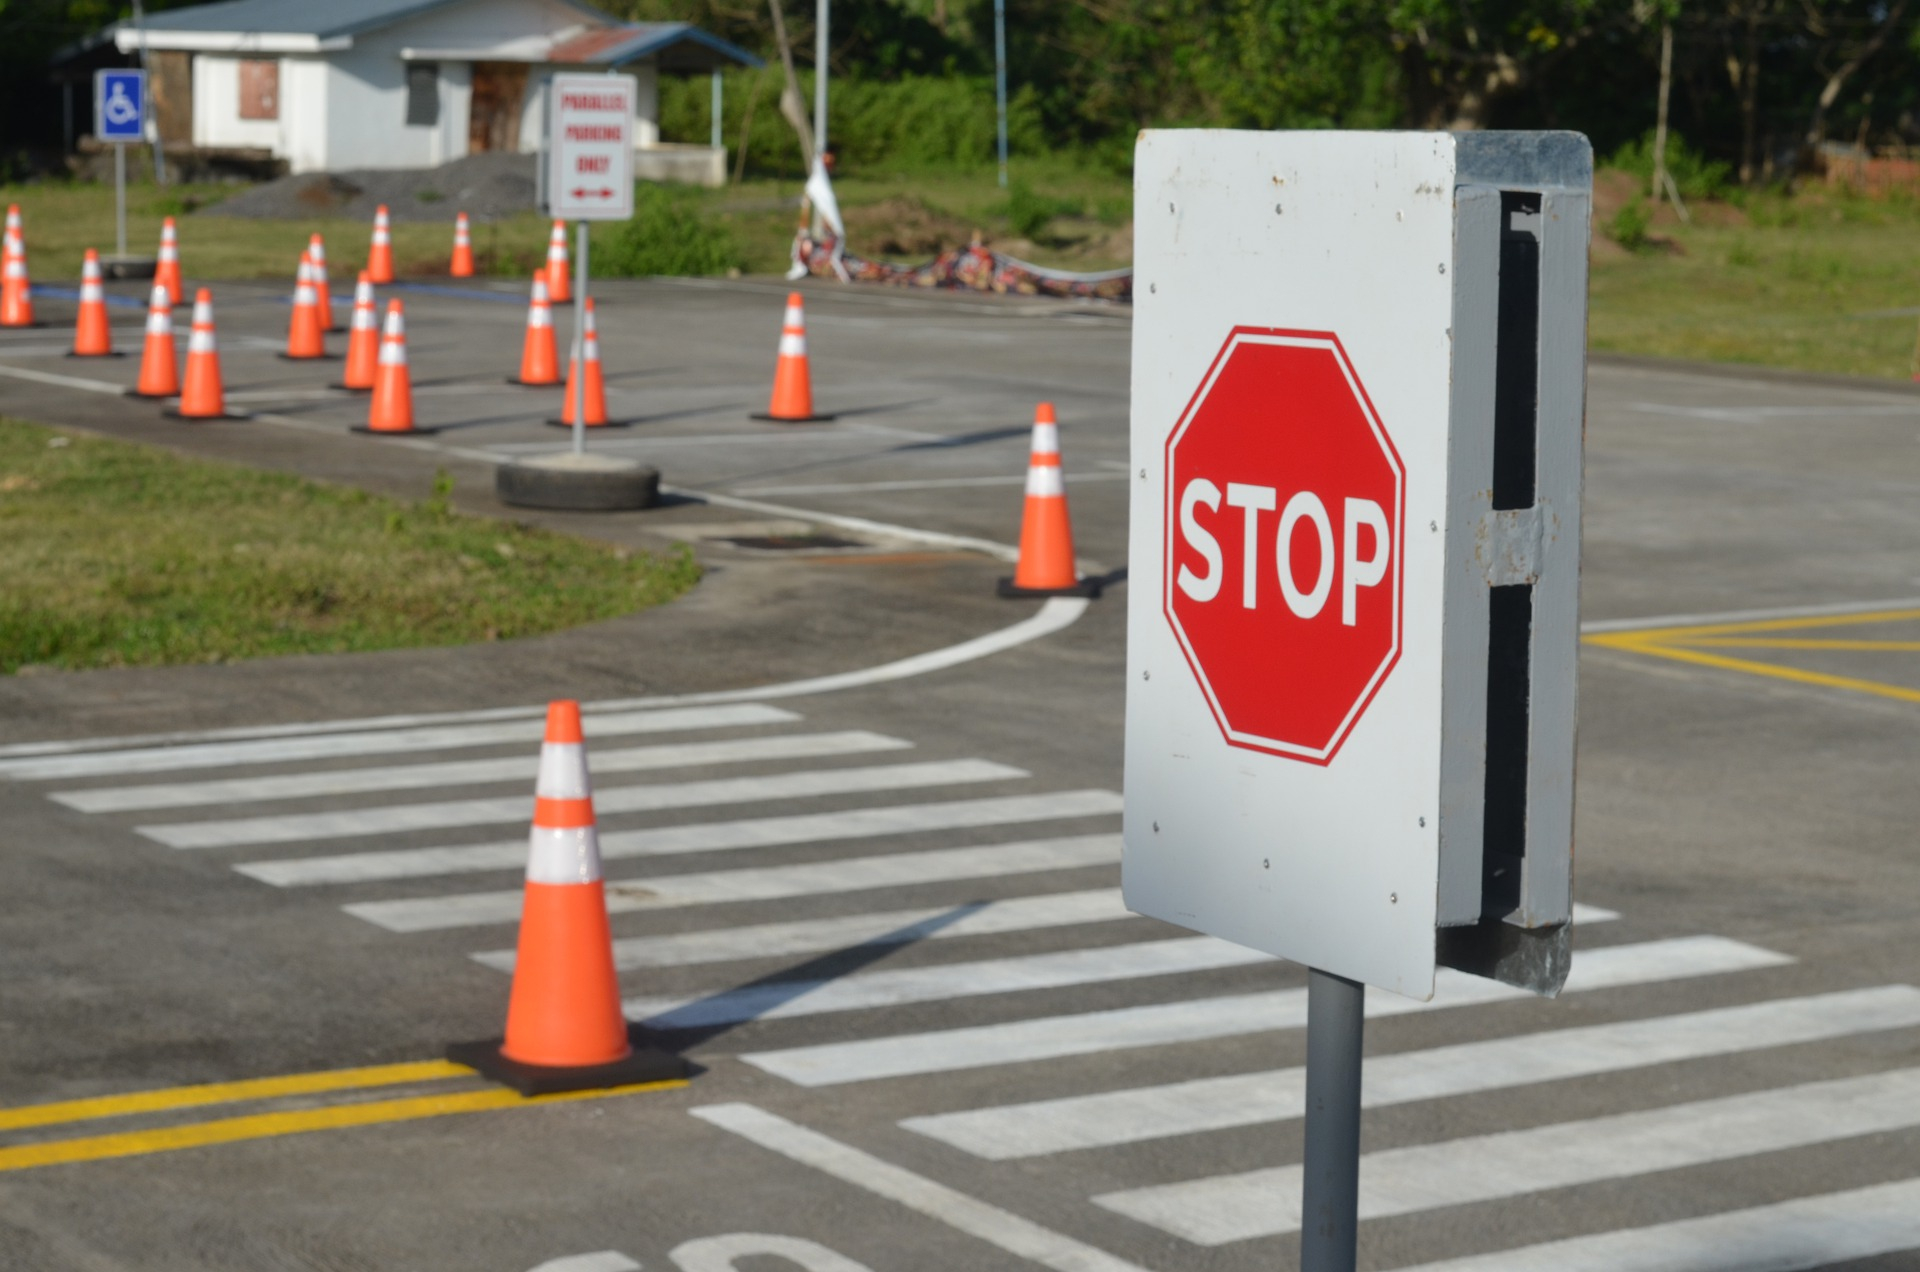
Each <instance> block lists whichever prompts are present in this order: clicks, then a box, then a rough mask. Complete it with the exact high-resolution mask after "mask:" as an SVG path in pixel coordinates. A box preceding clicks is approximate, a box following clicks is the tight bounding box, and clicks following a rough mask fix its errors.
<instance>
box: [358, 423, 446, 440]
mask: <svg viewBox="0 0 1920 1272" xmlns="http://www.w3.org/2000/svg"><path fill="white" fill-rule="evenodd" d="M347 431H348V432H349V433H365V434H366V435H367V436H368V437H427V436H430V435H432V434H434V433H438V432H439V431H440V430H439V429H437V428H421V427H420V426H419V425H418V424H416V425H414V426H413V427H412V428H372V427H369V426H368V425H365V424H354V425H350V426H349V427H348V429H347Z"/></svg>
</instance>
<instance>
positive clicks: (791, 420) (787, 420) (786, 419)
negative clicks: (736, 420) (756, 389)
mask: <svg viewBox="0 0 1920 1272" xmlns="http://www.w3.org/2000/svg"><path fill="white" fill-rule="evenodd" d="M747 418H748V419H750V420H765V421H766V422H767V423H769V424H827V423H830V422H832V421H833V420H837V419H839V418H840V417H839V416H837V415H769V414H768V413H767V412H765V411H755V412H753V413H752V414H751V415H749V416H747Z"/></svg>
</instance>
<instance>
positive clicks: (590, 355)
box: [587, 332, 600, 362]
mask: <svg viewBox="0 0 1920 1272" xmlns="http://www.w3.org/2000/svg"><path fill="white" fill-rule="evenodd" d="M587 361H588V362H598V361H600V342H599V341H598V340H595V339H594V338H593V333H591V332H589V333H587Z"/></svg>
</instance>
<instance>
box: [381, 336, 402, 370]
mask: <svg viewBox="0 0 1920 1272" xmlns="http://www.w3.org/2000/svg"><path fill="white" fill-rule="evenodd" d="M380 365H381V366H383V367H404V366H406V365H407V346H406V343H405V342H404V341H401V340H396V339H394V338H393V335H392V333H391V332H389V333H388V335H387V338H386V339H385V340H382V341H381V342H380Z"/></svg>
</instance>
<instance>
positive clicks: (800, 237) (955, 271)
mask: <svg viewBox="0 0 1920 1272" xmlns="http://www.w3.org/2000/svg"><path fill="white" fill-rule="evenodd" d="M809 274H811V275H813V276H814V277H816V278H837V279H840V280H841V281H842V282H861V283H888V284H891V285H893V286H895V287H952V288H961V289H965V290H968V291H982V292H1000V293H1003V294H1012V295H1017V296H1060V297H1065V298H1069V299H1077V300H1111V301H1118V302H1120V303H1122V304H1130V303H1132V301H1133V271H1132V270H1130V269H1112V270H1105V271H1103V272H1101V273H1097V274H1076V273H1071V272H1069V271H1067V270H1059V269H1048V268H1046V267H1045V266H1041V265H1035V264H1033V263H1032V262H1030V261H1023V260H1020V259H1019V258H1017V257H1013V256H1008V255H1006V254H1005V253H1003V252H996V251H994V250H993V249H992V248H990V247H986V246H983V245H981V244H978V243H975V244H973V245H972V246H969V247H959V248H950V249H948V250H947V251H944V252H942V253H940V255H938V256H936V257H934V258H933V259H932V260H931V261H928V262H927V263H926V264H924V265H894V264H889V263H888V262H886V261H874V260H868V259H867V258H866V257H864V256H855V255H853V254H852V253H850V252H848V251H846V250H845V246H844V244H843V243H842V242H841V241H840V240H837V239H833V238H825V239H815V238H814V237H813V236H812V235H811V234H809V233H808V232H807V231H806V229H805V228H802V229H801V230H800V231H799V232H798V233H796V234H795V235H794V236H793V268H792V269H791V270H789V271H788V273H787V277H789V278H805V277H806V276H807V275H809Z"/></svg>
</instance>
